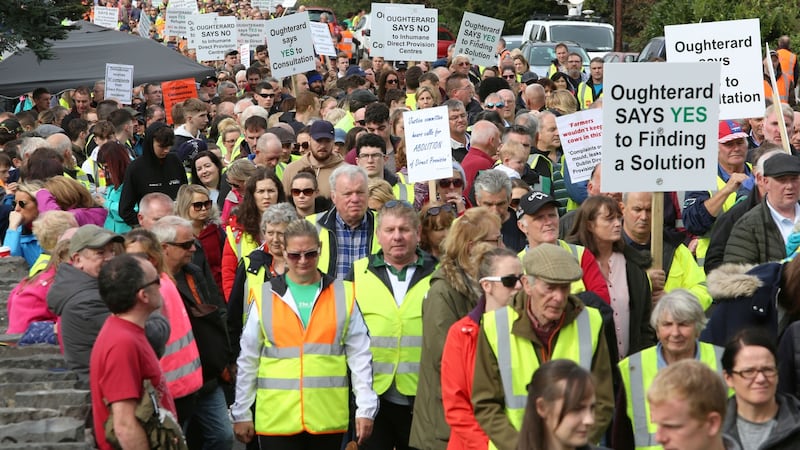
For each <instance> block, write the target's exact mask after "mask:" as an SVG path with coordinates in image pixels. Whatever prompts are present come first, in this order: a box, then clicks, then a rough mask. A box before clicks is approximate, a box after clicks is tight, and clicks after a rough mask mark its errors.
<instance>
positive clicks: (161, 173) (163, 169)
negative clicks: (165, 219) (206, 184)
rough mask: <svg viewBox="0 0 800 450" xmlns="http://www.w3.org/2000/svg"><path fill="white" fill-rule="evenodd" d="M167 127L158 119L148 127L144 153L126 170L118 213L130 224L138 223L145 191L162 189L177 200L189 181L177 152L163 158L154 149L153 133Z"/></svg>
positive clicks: (161, 190)
mask: <svg viewBox="0 0 800 450" xmlns="http://www.w3.org/2000/svg"><path fill="white" fill-rule="evenodd" d="M166 126H167V124H165V123H162V122H156V123H154V124H152V125H150V126H149V127H148V128H147V131H146V132H145V135H144V146H143V150H142V156H140V157H138V158H136V159H135V160H134V161H133V162H132V163H131V165H130V166H128V169H127V170H126V171H125V181H124V182H123V185H122V193H121V194H120V200H119V214H120V216H122V219H123V220H124V221H125V223H127V224H128V225H131V226H135V225H138V224H139V219H138V218H137V217H136V211H135V210H134V208H135V207H136V205H137V204H138V203H139V200H141V199H142V197H144V196H145V194H149V193H151V192H162V193H164V194H167V195H169V196H170V198H172V199H173V200H174V199H175V197H177V196H178V189H179V188H180V187H181V185H184V184H187V183H188V181H187V179H186V171H185V170H184V168H183V164H182V163H181V161H180V159H178V156H177V155H175V154H174V153H168V154H167V156H166V157H165V158H164V159H159V158H157V157H156V155H155V153H154V152H153V133H155V132H156V131H157V130H159V129H160V128H163V127H166Z"/></svg>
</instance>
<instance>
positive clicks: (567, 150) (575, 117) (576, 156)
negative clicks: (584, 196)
mask: <svg viewBox="0 0 800 450" xmlns="http://www.w3.org/2000/svg"><path fill="white" fill-rule="evenodd" d="M556 125H557V126H558V135H559V137H560V138H561V148H562V149H563V150H564V157H565V158H566V160H567V168H568V169H569V177H570V179H571V180H572V182H573V183H577V182H579V181H586V180H588V179H589V178H591V176H592V170H594V167H595V166H596V165H597V164H598V163H599V162H600V158H601V156H602V155H601V153H602V149H603V110H601V109H587V110H584V111H578V112H576V113H573V114H568V115H566V116H560V117H557V118H556Z"/></svg>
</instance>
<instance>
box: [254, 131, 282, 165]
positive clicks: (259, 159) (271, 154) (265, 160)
mask: <svg viewBox="0 0 800 450" xmlns="http://www.w3.org/2000/svg"><path fill="white" fill-rule="evenodd" d="M255 153H256V156H255V158H253V163H254V164H255V165H257V166H264V167H269V168H271V169H274V168H275V166H277V165H278V162H279V161H280V158H281V140H280V139H278V136H276V135H274V134H272V133H264V134H262V135H261V137H259V138H258V141H257V142H256V150H255Z"/></svg>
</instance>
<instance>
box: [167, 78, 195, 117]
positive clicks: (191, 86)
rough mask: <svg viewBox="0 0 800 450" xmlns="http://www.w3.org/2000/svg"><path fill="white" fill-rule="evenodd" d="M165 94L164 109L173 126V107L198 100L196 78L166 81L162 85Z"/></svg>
mask: <svg viewBox="0 0 800 450" xmlns="http://www.w3.org/2000/svg"><path fill="white" fill-rule="evenodd" d="M161 91H162V92H163V93H164V109H165V110H166V113H167V123H168V124H170V125H172V122H173V121H172V107H173V106H175V104H176V103H180V102H182V101H184V100H188V99H190V98H197V85H196V84H195V81H194V78H184V79H181V80H173V81H165V82H163V83H161Z"/></svg>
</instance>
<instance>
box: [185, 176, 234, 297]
mask: <svg viewBox="0 0 800 450" xmlns="http://www.w3.org/2000/svg"><path fill="white" fill-rule="evenodd" d="M175 210H176V212H177V214H178V215H179V216H181V217H183V218H184V219H188V220H190V221H192V232H193V233H194V237H196V238H197V239H199V240H200V245H202V247H203V253H205V255H206V260H208V266H209V267H210V268H211V274H212V275H213V276H214V283H216V284H217V287H219V288H220V292H222V246H223V245H224V243H225V231H224V230H223V229H222V226H221V225H220V222H219V210H218V209H217V205H216V204H215V203H214V201H213V200H212V199H211V194H210V192H209V190H208V189H207V188H205V187H204V186H201V185H199V184H184V185H183V186H181V188H180V189H178V198H177V199H176V200H175Z"/></svg>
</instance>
